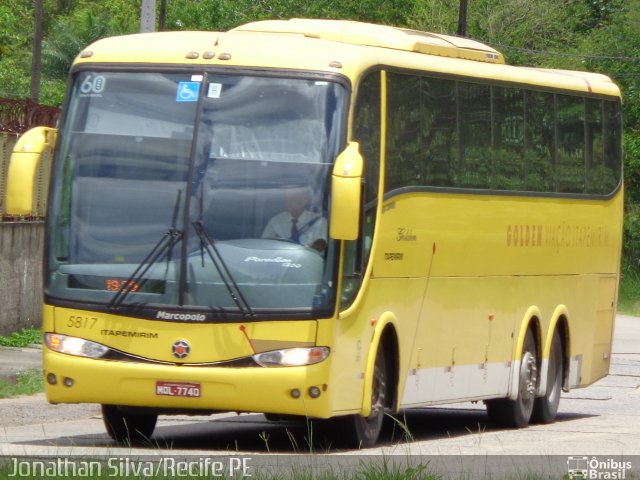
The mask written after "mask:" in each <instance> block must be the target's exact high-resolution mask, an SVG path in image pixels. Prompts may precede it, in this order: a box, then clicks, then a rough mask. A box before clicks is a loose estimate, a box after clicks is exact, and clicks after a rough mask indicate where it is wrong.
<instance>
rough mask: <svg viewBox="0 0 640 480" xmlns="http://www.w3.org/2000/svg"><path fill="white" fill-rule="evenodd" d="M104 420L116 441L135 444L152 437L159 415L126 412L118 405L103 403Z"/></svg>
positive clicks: (110, 434)
mask: <svg viewBox="0 0 640 480" xmlns="http://www.w3.org/2000/svg"><path fill="white" fill-rule="evenodd" d="M102 420H103V422H104V426H105V428H106V429H107V433H108V434H109V436H110V437H111V438H113V439H114V440H115V441H116V442H120V443H129V444H134V443H140V442H144V441H148V440H149V439H150V438H151V435H152V434H153V430H154V429H155V428H156V422H157V421H158V416H157V415H146V414H145V415H143V414H136V413H129V412H125V411H122V410H121V409H120V408H119V407H118V406H116V405H102Z"/></svg>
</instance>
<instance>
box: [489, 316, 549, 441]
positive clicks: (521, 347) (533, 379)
mask: <svg viewBox="0 0 640 480" xmlns="http://www.w3.org/2000/svg"><path fill="white" fill-rule="evenodd" d="M535 310H536V311H537V309H535ZM531 313H534V312H531ZM535 313H537V315H527V316H525V321H524V322H523V324H522V325H523V326H522V328H521V330H520V335H519V338H518V344H517V345H518V346H517V349H516V356H515V358H517V359H518V360H517V361H516V362H515V366H516V367H517V368H515V369H514V370H513V373H512V388H511V394H510V396H508V397H507V398H498V399H493V400H487V401H486V402H485V404H486V406H487V414H488V416H489V419H490V420H491V421H492V422H495V423H497V424H499V425H503V426H507V427H515V428H522V427H526V426H527V425H528V424H529V422H530V420H531V416H532V414H533V410H534V405H535V396H536V392H537V387H538V379H539V371H540V363H541V362H540V359H541V354H540V352H541V348H540V344H541V343H540V338H541V332H540V322H539V318H540V316H539V312H535Z"/></svg>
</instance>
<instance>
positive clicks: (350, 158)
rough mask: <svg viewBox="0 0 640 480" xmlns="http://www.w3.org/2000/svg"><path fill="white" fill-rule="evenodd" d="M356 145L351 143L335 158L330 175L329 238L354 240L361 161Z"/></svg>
mask: <svg viewBox="0 0 640 480" xmlns="http://www.w3.org/2000/svg"><path fill="white" fill-rule="evenodd" d="M358 147H359V144H358V143H357V142H351V143H349V145H348V146H347V148H345V149H344V151H342V153H340V155H338V158H336V163H335V165H334V166H333V175H332V176H331V217H330V218H331V222H330V225H329V236H330V237H331V238H335V239H337V240H355V239H356V238H358V230H359V226H360V195H361V192H362V171H363V168H364V161H363V159H362V155H360V152H359V151H358Z"/></svg>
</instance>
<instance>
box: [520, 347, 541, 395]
mask: <svg viewBox="0 0 640 480" xmlns="http://www.w3.org/2000/svg"><path fill="white" fill-rule="evenodd" d="M537 382H538V367H537V365H536V358H535V356H534V355H533V354H532V353H531V352H525V353H524V355H522V363H521V364H520V398H522V400H531V401H533V399H534V398H535V396H536V385H537Z"/></svg>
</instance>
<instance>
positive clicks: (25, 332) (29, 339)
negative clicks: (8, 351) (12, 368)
mask: <svg viewBox="0 0 640 480" xmlns="http://www.w3.org/2000/svg"><path fill="white" fill-rule="evenodd" d="M34 343H42V331H41V330H36V329H35V328H23V329H22V330H20V331H19V332H13V333H12V334H11V335H9V336H8V337H3V336H0V346H1V347H18V348H23V347H28V346H29V345H32V344H34Z"/></svg>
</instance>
